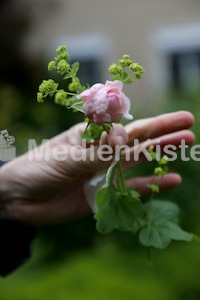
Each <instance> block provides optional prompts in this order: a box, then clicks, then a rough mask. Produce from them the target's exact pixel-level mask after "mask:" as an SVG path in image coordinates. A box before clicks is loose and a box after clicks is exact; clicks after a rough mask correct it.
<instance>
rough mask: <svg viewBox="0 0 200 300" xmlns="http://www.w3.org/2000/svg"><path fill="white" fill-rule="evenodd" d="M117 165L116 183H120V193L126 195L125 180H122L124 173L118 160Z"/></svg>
mask: <svg viewBox="0 0 200 300" xmlns="http://www.w3.org/2000/svg"><path fill="white" fill-rule="evenodd" d="M117 165H118V172H119V177H118V181H119V183H120V190H121V193H123V194H127V189H126V184H125V179H124V173H123V170H122V165H121V161H120V160H119V161H118V162H117Z"/></svg>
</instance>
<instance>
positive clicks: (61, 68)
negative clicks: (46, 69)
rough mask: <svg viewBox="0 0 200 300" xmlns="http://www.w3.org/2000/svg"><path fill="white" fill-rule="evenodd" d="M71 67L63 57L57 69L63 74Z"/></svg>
mask: <svg viewBox="0 0 200 300" xmlns="http://www.w3.org/2000/svg"><path fill="white" fill-rule="evenodd" d="M69 68H70V66H69V64H68V63H67V62H66V61H65V60H64V59H62V60H61V61H59V63H58V66H57V71H58V73H60V74H63V73H65V72H67V71H69Z"/></svg>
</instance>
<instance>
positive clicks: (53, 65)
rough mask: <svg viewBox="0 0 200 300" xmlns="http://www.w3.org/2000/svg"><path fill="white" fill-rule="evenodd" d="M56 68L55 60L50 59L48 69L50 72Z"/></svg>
mask: <svg viewBox="0 0 200 300" xmlns="http://www.w3.org/2000/svg"><path fill="white" fill-rule="evenodd" d="M55 70H56V63H55V61H53V60H52V61H50V62H49V64H48V71H50V72H52V71H55Z"/></svg>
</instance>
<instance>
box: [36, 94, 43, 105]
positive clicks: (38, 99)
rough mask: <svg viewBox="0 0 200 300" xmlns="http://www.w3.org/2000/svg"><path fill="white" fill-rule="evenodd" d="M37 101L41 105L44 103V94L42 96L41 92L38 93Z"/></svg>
mask: <svg viewBox="0 0 200 300" xmlns="http://www.w3.org/2000/svg"><path fill="white" fill-rule="evenodd" d="M37 101H38V102H39V103H42V102H44V99H43V94H42V93H41V92H38V93H37Z"/></svg>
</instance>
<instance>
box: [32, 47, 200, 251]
mask: <svg viewBox="0 0 200 300" xmlns="http://www.w3.org/2000/svg"><path fill="white" fill-rule="evenodd" d="M56 53H57V56H56V57H55V58H54V60H53V61H51V62H50V63H49V64H48V70H49V71H51V72H53V71H55V72H57V73H58V74H60V75H62V76H63V79H64V80H66V90H63V89H59V84H58V83H56V82H55V81H54V80H52V79H49V80H44V81H43V82H42V83H41V85H40V86H39V92H38V94H37V100H38V102H44V100H45V98H47V97H48V96H50V97H53V96H54V99H55V103H57V104H60V105H63V106H64V107H67V108H70V109H72V111H79V112H81V113H82V114H83V115H84V119H85V121H86V128H85V131H84V133H83V136H82V138H83V139H85V140H87V142H88V143H90V142H91V141H92V142H94V141H95V140H99V139H100V137H101V135H102V133H103V132H104V131H106V132H107V133H109V131H110V130H111V129H112V128H113V124H114V123H120V122H121V120H122V119H123V118H125V119H127V120H132V119H133V117H132V115H131V114H130V106H131V104H130V100H129V98H128V97H127V96H126V95H125V94H124V92H123V86H124V85H125V84H131V83H132V82H133V78H136V79H140V78H141V77H142V74H143V73H144V69H143V67H142V66H140V65H139V64H138V63H135V62H133V61H132V59H131V58H130V56H129V55H123V56H122V58H121V59H119V61H118V63H117V64H115V63H114V64H112V65H111V66H110V67H109V68H108V71H109V73H110V74H111V75H112V79H111V80H110V81H106V83H105V84H102V83H96V84H94V85H93V86H91V87H90V86H89V85H86V86H84V85H82V84H81V82H80V80H79V78H78V75H77V74H78V70H79V63H78V62H74V63H72V64H70V56H69V53H68V52H67V48H66V47H65V46H60V47H58V48H57V50H56ZM148 153H149V155H150V157H151V160H155V161H157V167H156V168H155V170H154V175H155V176H160V177H162V176H163V175H165V174H166V173H167V172H168V166H167V164H168V159H167V156H166V155H164V156H162V157H161V158H160V159H159V160H157V156H156V154H155V152H154V147H153V146H150V147H149V148H148ZM121 157H122V154H121V152H119V153H118V155H115V156H114V158H113V160H112V163H111V165H110V167H109V168H108V170H107V172H106V174H97V175H96V176H95V178H93V179H92V181H91V182H90V183H89V185H93V186H96V189H97V191H96V196H95V197H94V199H92V202H93V203H90V204H91V206H92V208H93V211H94V218H95V220H96V228H97V231H98V232H99V233H102V234H108V233H111V232H112V231H114V230H120V231H130V232H132V233H133V234H138V236H139V241H140V242H141V244H142V245H144V246H147V247H150V246H153V247H155V248H159V249H163V248H165V247H167V246H168V245H169V244H170V242H171V241H172V240H182V241H187V242H189V241H192V240H193V239H194V238H195V236H194V235H193V234H192V233H188V232H186V231H184V230H182V229H181V228H180V226H179V219H178V215H179V208H178V206H177V205H176V204H175V203H172V202H170V201H164V200H159V199H157V195H158V193H159V185H157V184H150V185H148V187H149V189H150V190H151V195H150V198H149V200H145V201H143V199H142V198H141V196H140V194H139V193H138V192H137V191H136V190H134V188H133V187H131V188H130V187H127V186H126V184H125V179H124V174H123V169H122V164H121ZM86 194H87V191H86ZM90 196H91V195H90ZM90 198H91V197H90ZM90 200H91V199H90Z"/></svg>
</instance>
